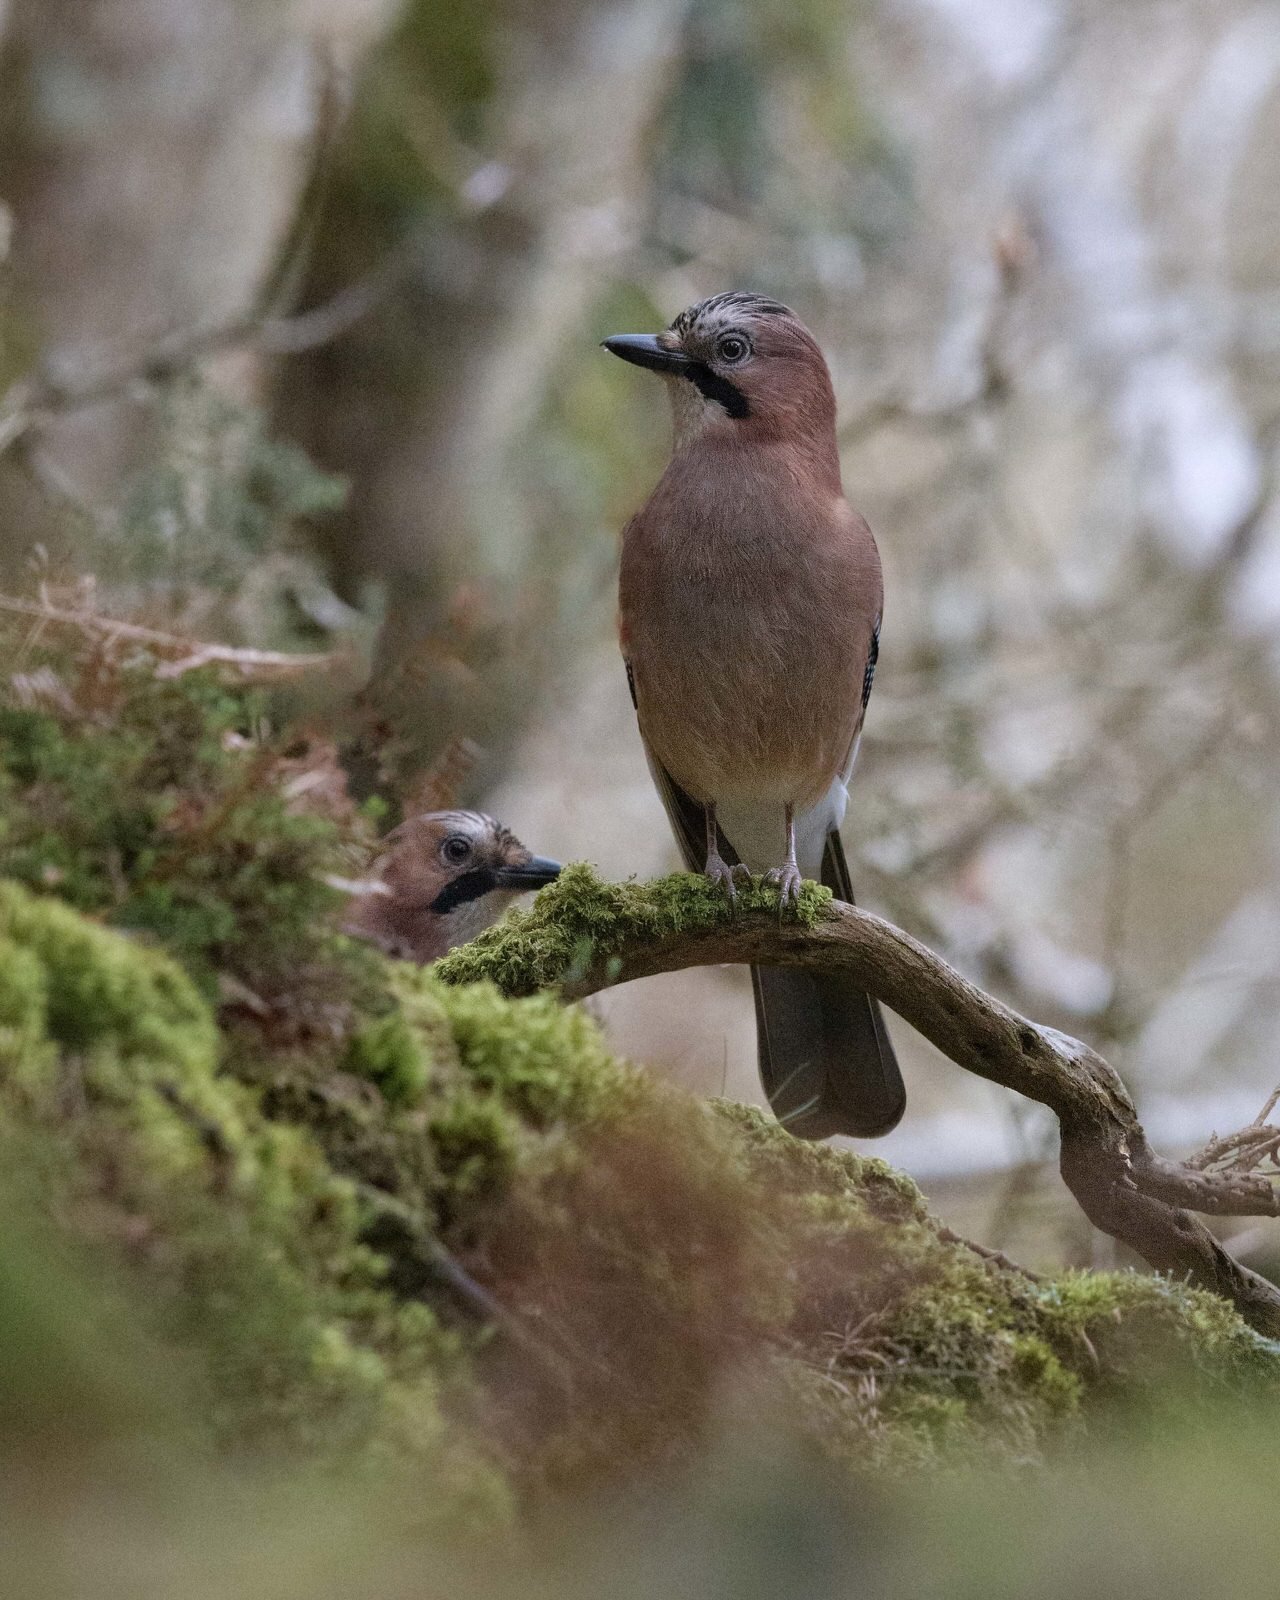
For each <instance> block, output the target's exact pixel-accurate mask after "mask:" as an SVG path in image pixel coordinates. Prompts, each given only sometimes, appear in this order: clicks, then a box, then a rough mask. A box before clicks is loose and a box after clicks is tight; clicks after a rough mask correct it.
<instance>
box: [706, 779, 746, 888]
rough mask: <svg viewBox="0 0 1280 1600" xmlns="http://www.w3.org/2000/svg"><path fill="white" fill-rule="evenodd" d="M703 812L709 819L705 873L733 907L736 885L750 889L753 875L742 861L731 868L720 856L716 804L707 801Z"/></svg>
mask: <svg viewBox="0 0 1280 1600" xmlns="http://www.w3.org/2000/svg"><path fill="white" fill-rule="evenodd" d="M702 810H703V814H704V816H705V817H706V819H707V864H706V866H705V867H704V868H703V871H704V872H705V873H706V875H707V877H708V878H710V879H711V881H712V883H715V884H719V886H720V888H722V889H723V890H724V892H725V894H726V895H728V897H729V904H730V905H732V904H733V903H734V901H735V900H737V898H738V890H737V887H736V885H737V884H739V883H745V884H746V885H747V886H748V887H750V885H751V874H750V872H748V870H747V869H746V867H744V866H743V865H742V863H741V862H740V861H739V862H737V863H736V864H735V865H734V866H732V867H731V866H730V865H729V863H728V862H727V861H726V860H725V859H724V857H723V856H722V855H721V854H720V830H719V829H718V828H717V827H716V808H715V804H714V802H713V801H710V800H708V801H705V802H704V804H703V807H702Z"/></svg>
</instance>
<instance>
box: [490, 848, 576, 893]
mask: <svg viewBox="0 0 1280 1600" xmlns="http://www.w3.org/2000/svg"><path fill="white" fill-rule="evenodd" d="M559 876H560V863H559V862H558V861H552V860H551V858H550V857H549V856H530V857H529V859H528V861H526V862H525V864H524V866H522V867H499V868H498V869H497V871H496V872H495V873H494V875H493V881H494V883H495V885H496V886H497V887H498V888H499V889H519V890H520V891H521V892H523V891H524V890H526V889H541V888H542V886H543V885H544V884H547V883H554V882H555V881H556V879H557V878H558V877H559Z"/></svg>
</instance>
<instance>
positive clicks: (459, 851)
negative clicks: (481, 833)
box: [440, 833, 471, 867]
mask: <svg viewBox="0 0 1280 1600" xmlns="http://www.w3.org/2000/svg"><path fill="white" fill-rule="evenodd" d="M470 854H471V840H470V839H468V838H467V837H466V836H465V835H464V834H461V833H451V834H450V835H449V837H448V838H447V839H446V840H445V842H444V843H443V844H442V845H441V846H440V855H441V857H442V858H443V859H444V860H445V861H447V862H448V864H449V865H450V866H451V867H457V866H461V865H462V863H463V862H464V861H465V860H466V859H467V857H468V856H469V855H470Z"/></svg>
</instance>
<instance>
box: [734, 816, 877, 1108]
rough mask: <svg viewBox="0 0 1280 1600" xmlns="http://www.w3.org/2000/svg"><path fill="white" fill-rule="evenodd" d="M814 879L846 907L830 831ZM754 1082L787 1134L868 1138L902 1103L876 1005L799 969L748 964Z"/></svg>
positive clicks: (843, 983)
mask: <svg viewBox="0 0 1280 1600" xmlns="http://www.w3.org/2000/svg"><path fill="white" fill-rule="evenodd" d="M822 881H823V883H825V884H826V885H827V887H828V888H829V889H830V890H831V891H832V893H833V894H834V895H835V897H836V898H837V899H838V900H845V901H847V902H848V903H849V904H852V903H853V886H852V884H851V883H850V881H849V868H848V864H847V863H846V861H845V858H844V848H843V846H842V845H841V843H840V836H839V834H836V833H833V834H830V835H829V836H828V838H827V846H826V849H825V851H824V852H823V857H822ZM751 985H752V988H753V990H754V992H755V998H756V1033H757V1038H758V1045H759V1052H760V1079H761V1082H762V1083H763V1084H764V1090H765V1093H766V1094H767V1095H768V1097H769V1104H770V1106H771V1107H772V1108H773V1114H774V1116H776V1117H777V1119H778V1121H779V1122H780V1123H781V1124H782V1125H783V1127H784V1128H786V1129H787V1131H788V1132H789V1133H794V1134H796V1135H798V1136H799V1137H800V1138H802V1139H826V1138H829V1137H830V1136H831V1135H832V1134H833V1133H843V1134H849V1135H851V1136H853V1137H854V1138H858V1139H872V1138H875V1137H877V1136H878V1135H879V1134H883V1133H888V1132H889V1130H890V1129H891V1128H893V1127H895V1126H896V1125H897V1123H898V1121H899V1119H900V1118H901V1116H902V1113H903V1111H904V1110H905V1108H906V1104H907V1091H906V1086H905V1085H904V1084H903V1081H902V1074H901V1072H900V1071H899V1070H898V1060H897V1057H896V1056H895V1055H894V1053H893V1045H892V1044H891V1043H890V1040H889V1034H888V1030H887V1029H886V1027H885V1025H884V1017H883V1016H882V1015H881V1011H880V1006H879V1003H878V1002H877V1001H876V1000H874V999H872V997H871V996H870V995H868V994H865V993H863V991H862V990H861V989H859V988H858V987H857V986H856V985H855V984H853V983H852V982H851V981H850V980H849V979H848V978H842V977H839V976H836V975H832V976H827V975H825V974H822V973H813V972H806V971H805V970H804V969H802V968H799V967H752V969H751Z"/></svg>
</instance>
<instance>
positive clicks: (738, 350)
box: [716, 333, 747, 361]
mask: <svg viewBox="0 0 1280 1600" xmlns="http://www.w3.org/2000/svg"><path fill="white" fill-rule="evenodd" d="M746 353H747V341H746V340H745V339H740V338H739V337H738V335H737V334H736V333H730V334H726V336H725V337H724V338H723V339H721V341H720V343H719V344H718V345H717V346H716V354H717V355H718V356H719V357H720V359H721V361H741V360H742V358H743V356H745V355H746Z"/></svg>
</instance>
